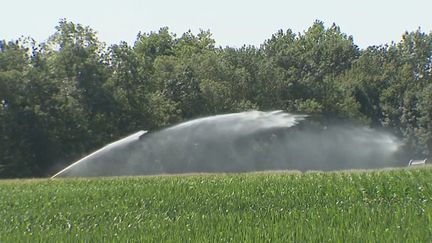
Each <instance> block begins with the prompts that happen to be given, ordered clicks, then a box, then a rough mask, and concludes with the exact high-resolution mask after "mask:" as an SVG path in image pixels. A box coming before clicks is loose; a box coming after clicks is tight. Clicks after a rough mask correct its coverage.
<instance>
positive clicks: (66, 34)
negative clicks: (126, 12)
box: [0, 19, 432, 177]
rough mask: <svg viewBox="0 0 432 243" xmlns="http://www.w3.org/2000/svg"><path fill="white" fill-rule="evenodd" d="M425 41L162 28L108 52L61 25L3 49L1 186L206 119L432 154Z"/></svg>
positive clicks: (430, 61)
mask: <svg viewBox="0 0 432 243" xmlns="http://www.w3.org/2000/svg"><path fill="white" fill-rule="evenodd" d="M431 72H432V33H429V34H427V33H424V32H422V31H421V30H420V29H418V30H415V31H412V32H406V33H405V34H404V35H403V36H402V39H401V41H400V42H398V43H391V44H387V45H380V46H370V47H367V48H365V49H360V48H359V47H357V46H356V45H355V43H354V41H353V38H352V37H351V36H348V35H347V34H345V33H343V32H341V30H340V28H339V27H338V26H337V25H336V24H333V25H331V26H330V27H326V26H325V25H324V23H323V22H321V21H316V22H314V23H313V24H312V26H311V27H310V28H309V29H308V30H306V31H305V32H303V33H298V34H295V33H293V31H291V30H280V31H278V32H277V33H275V34H273V35H272V36H271V37H270V38H269V39H268V40H265V41H264V43H263V44H262V45H261V46H259V47H255V46H243V47H240V48H232V47H216V45H215V40H214V39H213V38H212V34H211V32H210V31H201V32H199V33H198V34H194V33H192V32H191V31H188V32H186V33H184V34H182V35H181V36H177V35H175V34H173V33H171V32H170V31H169V29H168V28H167V27H164V28H161V29H160V30H158V31H154V32H149V33H138V35H137V39H136V41H135V43H134V44H133V45H130V44H128V43H126V42H121V43H119V44H114V45H111V46H107V45H106V44H105V43H103V42H101V41H99V40H98V38H97V33H96V31H95V30H93V29H91V28H90V27H88V26H83V25H80V24H75V23H73V22H70V21H67V20H65V19H63V20H61V21H60V22H59V24H58V25H57V26H56V28H55V33H54V34H53V35H52V36H50V37H49V39H48V41H46V42H44V43H36V41H34V40H33V39H31V38H21V39H18V40H11V41H6V40H3V41H0V177H38V176H47V175H50V174H52V173H53V172H54V171H56V170H58V169H60V168H62V167H64V166H66V165H67V164H69V163H71V162H73V161H74V160H75V159H77V158H79V157H80V156H82V155H84V154H86V153H88V152H90V151H92V150H94V149H96V148H98V147H100V146H102V145H103V144H106V143H107V142H110V141H112V140H114V139H116V138H119V137H121V136H124V135H126V134H129V133H131V132H134V131H136V130H141V129H144V130H155V129H160V128H163V127H166V126H169V125H171V124H175V123H178V122H181V121H183V120H187V119H191V118H194V117H200V116H204V115H211V114H220V113H228V112H237V111H245V110H250V109H261V110H273V109H278V110H280V109H282V110H285V111H288V112H302V113H320V114H323V115H324V116H328V117H339V118H347V119H351V120H354V121H358V122H361V123H363V124H367V125H371V126H376V127H382V128H385V129H389V130H391V131H393V133H395V134H397V135H398V136H400V137H401V138H403V139H404V141H405V146H406V149H407V150H409V151H411V153H412V155H413V156H429V155H430V154H431V153H432V80H431Z"/></svg>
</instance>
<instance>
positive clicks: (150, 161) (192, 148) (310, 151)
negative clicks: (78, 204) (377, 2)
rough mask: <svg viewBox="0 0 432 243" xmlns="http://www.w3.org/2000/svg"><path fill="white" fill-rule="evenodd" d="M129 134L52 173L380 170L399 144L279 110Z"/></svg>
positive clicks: (392, 158) (386, 136) (380, 134)
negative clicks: (145, 133) (119, 140)
mask: <svg viewBox="0 0 432 243" xmlns="http://www.w3.org/2000/svg"><path fill="white" fill-rule="evenodd" d="M134 135H135V136H134ZM134 135H132V136H131V137H128V138H129V139H126V140H121V141H127V143H126V142H120V143H115V144H114V143H113V144H111V145H109V146H107V147H104V148H102V149H101V150H98V151H97V153H94V154H92V155H90V156H87V157H85V158H83V159H81V160H79V161H78V162H76V163H74V164H72V165H71V166H69V167H68V168H66V169H65V170H62V171H61V172H59V173H58V174H56V175H55V176H59V177H63V176H74V177H79V176H123V175H150V174H166V173H200V172H210V173H211V172H243V171H263V170H303V171H305V170H337V169H356V168H363V169H367V168H382V167H389V166H397V165H398V162H397V161H396V158H395V153H396V152H397V150H398V147H399V145H400V142H399V141H398V140H397V139H396V138H395V137H394V136H392V135H390V134H388V133H384V132H379V131H376V130H373V129H370V128H366V127H359V126H354V125H346V124H345V125H333V124H326V125H317V124H315V123H314V122H310V121H309V119H308V117H307V115H298V114H289V113H285V112H282V111H271V112H261V111H250V112H241V113H233V114H224V115H216V116H210V117H205V118H199V119H195V120H191V121H188V122H184V123H181V124H178V125H175V126H172V127H169V128H167V129H164V130H161V131H158V132H154V133H150V134H147V135H145V136H142V135H143V134H139V135H136V134H134ZM95 154H96V155H95Z"/></svg>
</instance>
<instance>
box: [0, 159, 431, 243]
mask: <svg viewBox="0 0 432 243" xmlns="http://www.w3.org/2000/svg"><path fill="white" fill-rule="evenodd" d="M0 197H1V198H0V242H16V241H41V242H47V241H50V242H52V241H55V242H60V241H63V242H64V241H71V242H75V241H85V240H88V241H91V242H101V241H115V242H119V241H122V242H124V241H127V240H132V241H138V242H166V241H171V242H184V241H195V242H214V241H223V242H226V241H228V242H262V241H268V242H275V241H280V242H287V241H296V242H304V241H316V242H323V241H331V242H334V241H341V242H370V241H380V242H382V241H391V242H394V241H412V242H430V241H432V203H431V200H432V169H431V168H430V167H422V168H412V169H398V170H382V171H344V172H331V173H323V172H312V173H299V172H295V173H283V172H280V173H279V172H278V173H275V172H271V173H270V172H266V173H248V174H222V175H215V174H196V175H187V176H182V175H174V176H150V177H123V178H121V177H120V178H91V179H55V180H48V179H43V180H23V181H21V180H8V181H1V182H0Z"/></svg>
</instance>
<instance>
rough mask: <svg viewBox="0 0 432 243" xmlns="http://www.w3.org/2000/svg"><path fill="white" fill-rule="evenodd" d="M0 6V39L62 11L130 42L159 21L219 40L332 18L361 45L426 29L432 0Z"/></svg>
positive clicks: (109, 39)
mask: <svg viewBox="0 0 432 243" xmlns="http://www.w3.org/2000/svg"><path fill="white" fill-rule="evenodd" d="M0 9H1V10H0V13H1V14H0V39H2V40H14V39H17V38H19V37H20V36H30V37H33V38H35V39H36V40H38V41H39V42H43V41H46V40H47V38H48V37H49V36H50V35H52V34H53V33H54V32H55V26H56V25H57V24H58V22H59V20H60V19H62V18H66V19H67V20H69V21H72V22H74V23H79V24H82V25H86V26H90V27H91V28H92V29H94V30H96V31H97V32H98V37H99V39H100V40H101V41H103V42H106V43H107V44H116V43H119V42H120V41H126V42H128V43H130V44H133V42H134V41H135V39H136V36H137V34H138V32H140V31H141V32H143V33H148V32H150V31H157V30H159V29H160V28H161V27H165V26H167V27H169V29H170V31H171V32H173V33H176V34H177V35H181V34H182V33H184V32H186V31H188V30H191V31H192V32H193V33H195V34H196V33H198V32H199V30H200V29H202V30H210V32H211V33H212V35H213V38H214V39H215V41H216V45H217V46H222V47H225V46H231V47H241V46H243V45H255V46H259V45H260V44H263V43H264V41H265V40H266V39H269V38H271V36H272V34H274V33H276V32H277V31H278V30H280V29H283V30H287V29H291V30H293V31H294V32H295V33H303V32H304V31H305V30H307V28H309V27H310V26H311V25H312V24H313V22H314V21H315V20H321V21H323V22H324V23H325V26H327V27H329V26H331V25H332V23H336V25H338V26H339V27H340V28H341V31H342V32H343V33H346V34H347V35H352V36H353V37H354V42H355V44H357V45H358V46H359V47H360V48H366V47H367V46H371V45H380V44H385V43H391V42H392V41H394V42H399V41H400V40H401V36H402V34H403V33H404V32H405V31H415V30H417V29H418V28H419V27H420V28H421V30H422V31H423V32H426V33H430V32H431V30H432V14H431V9H432V1H431V0H410V1H400V0H393V1H391V0H362V1H360V0H356V1H353V0H327V1H319V0H297V1H290V0H285V1H283V0H266V1H255V0H249V1H247V0H218V1H216V0H213V1H209V0H177V1H176V0H153V1H147V0H142V1H140V0H104V1H101V0H73V1H72V0H70V1H63V0H39V1H34V0H20V1H13V0H9V1H7V0H5V1H2V3H1V4H0Z"/></svg>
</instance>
